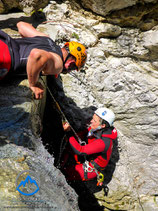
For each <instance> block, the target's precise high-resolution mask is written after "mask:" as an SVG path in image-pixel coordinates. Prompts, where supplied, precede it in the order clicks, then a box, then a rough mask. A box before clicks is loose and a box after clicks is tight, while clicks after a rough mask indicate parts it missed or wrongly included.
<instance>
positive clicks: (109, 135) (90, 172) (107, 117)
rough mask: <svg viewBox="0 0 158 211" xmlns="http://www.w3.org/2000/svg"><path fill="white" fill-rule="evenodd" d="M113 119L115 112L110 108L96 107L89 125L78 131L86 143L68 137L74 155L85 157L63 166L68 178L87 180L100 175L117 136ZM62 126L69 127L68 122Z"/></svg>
mask: <svg viewBox="0 0 158 211" xmlns="http://www.w3.org/2000/svg"><path fill="white" fill-rule="evenodd" d="M114 120H115V114H114V113H113V111H112V110H110V109H108V108H98V109H97V110H96V111H95V112H94V115H93V118H92V120H91V122H90V127H89V128H88V129H87V130H86V131H83V132H81V133H78V136H79V137H80V138H81V140H84V138H86V139H87V141H86V144H85V145H81V144H80V143H81V141H78V140H77V138H76V137H74V136H71V137H70V138H69V144H70V146H71V148H72V150H73V152H74V153H75V155H78V156H83V157H86V161H85V162H83V163H79V162H78V160H77V159H76V161H77V164H75V165H72V166H68V167H64V171H65V175H66V178H67V179H68V180H70V181H72V180H83V181H84V180H86V181H87V180H91V179H94V178H96V177H97V178H98V177H99V176H100V175H101V172H102V171H103V170H104V169H105V167H106V166H107V165H108V162H109V160H110V156H111V153H112V149H113V141H114V140H115V139H116V138H117V131H116V129H115V128H114V127H113V122H114ZM63 128H64V130H65V131H69V130H70V129H71V127H70V125H69V124H68V123H66V124H65V125H63ZM82 142H83V141H82ZM74 158H75V156H74ZM102 179H103V178H102ZM99 181H100V180H99ZM100 182H101V181H100ZM100 184H101V183H100ZM100 184H99V185H100Z"/></svg>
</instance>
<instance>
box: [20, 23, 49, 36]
mask: <svg viewBox="0 0 158 211" xmlns="http://www.w3.org/2000/svg"><path fill="white" fill-rule="evenodd" d="M17 28H18V31H19V34H20V35H21V36H22V37H35V36H45V37H49V36H48V35H46V34H44V33H42V32H39V31H37V30H36V29H35V28H34V27H33V26H32V25H31V24H29V23H26V22H23V21H20V22H18V23H17Z"/></svg>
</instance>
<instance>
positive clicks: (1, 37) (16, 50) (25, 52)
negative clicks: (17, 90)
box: [0, 21, 87, 99]
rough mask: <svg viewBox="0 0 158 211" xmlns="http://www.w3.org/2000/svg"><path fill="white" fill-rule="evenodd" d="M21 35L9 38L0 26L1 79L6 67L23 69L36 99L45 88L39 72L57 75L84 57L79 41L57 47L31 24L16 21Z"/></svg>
mask: <svg viewBox="0 0 158 211" xmlns="http://www.w3.org/2000/svg"><path fill="white" fill-rule="evenodd" d="M17 28H18V31H19V33H20V35H21V36H22V38H16V39H13V38H11V37H10V36H9V35H8V34H6V33H5V32H3V31H1V30H0V46H1V52H0V79H3V78H4V77H5V76H6V75H7V74H8V72H9V71H14V70H21V69H25V70H26V71H27V76H28V81H29V87H30V89H31V90H32V91H33V92H34V94H35V98H36V99H41V98H42V97H43V93H44V88H43V87H42V84H41V83H40V82H39V81H38V79H39V75H40V74H42V75H56V76H57V75H59V74H60V73H64V74H65V73H68V72H70V71H72V70H77V71H78V70H80V69H81V68H82V67H83V66H84V64H85V62H86V59H87V53H86V48H85V46H83V45H82V44H80V43H78V42H74V41H72V42H66V43H65V45H64V47H63V48H60V47H59V46H58V45H56V44H55V42H54V41H53V40H52V39H51V38H49V36H48V35H46V34H44V33H42V32H39V31H37V30H36V29H35V28H34V27H33V26H32V25H31V24H29V23H26V22H22V21H20V22H18V23H17Z"/></svg>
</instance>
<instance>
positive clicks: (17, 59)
mask: <svg viewBox="0 0 158 211" xmlns="http://www.w3.org/2000/svg"><path fill="white" fill-rule="evenodd" d="M0 41H1V42H3V43H5V46H8V49H9V52H10V57H11V65H10V68H7V69H8V72H9V71H10V70H11V71H12V70H13V71H14V70H19V69H20V70H21V69H25V70H26V64H27V59H28V56H29V54H30V52H31V50H32V49H34V48H37V49H41V50H45V51H47V52H52V53H56V54H58V55H59V56H60V57H61V59H62V60H63V55H62V51H61V48H60V46H58V45H56V43H55V42H54V41H53V40H52V39H51V38H49V37H45V36H36V37H25V38H17V39H13V38H11V37H10V36H9V35H8V34H6V33H5V32H3V31H0ZM4 52H5V49H1V53H3V54H4ZM8 66H9V65H8ZM8 66H7V67H8ZM3 68H5V69H6V65H5V59H3V60H2V59H1V61H0V76H1V70H3V71H4V69H3ZM6 74H7V73H6ZM4 76H5V75H4ZM4 76H3V77H4ZM3 77H0V79H2V78H3Z"/></svg>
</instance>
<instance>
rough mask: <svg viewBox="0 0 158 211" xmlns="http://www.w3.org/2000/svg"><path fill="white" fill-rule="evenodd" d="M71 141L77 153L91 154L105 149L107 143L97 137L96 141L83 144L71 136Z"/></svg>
mask: <svg viewBox="0 0 158 211" xmlns="http://www.w3.org/2000/svg"><path fill="white" fill-rule="evenodd" d="M69 143H70V145H71V147H72V149H73V151H74V152H75V153H76V154H77V155H91V154H95V153H99V152H102V151H104V149H105V143H104V141H103V140H102V139H96V140H95V141H94V142H92V143H90V144H87V145H85V146H81V145H80V144H79V143H78V141H77V140H76V139H75V138H74V137H70V139H69Z"/></svg>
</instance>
